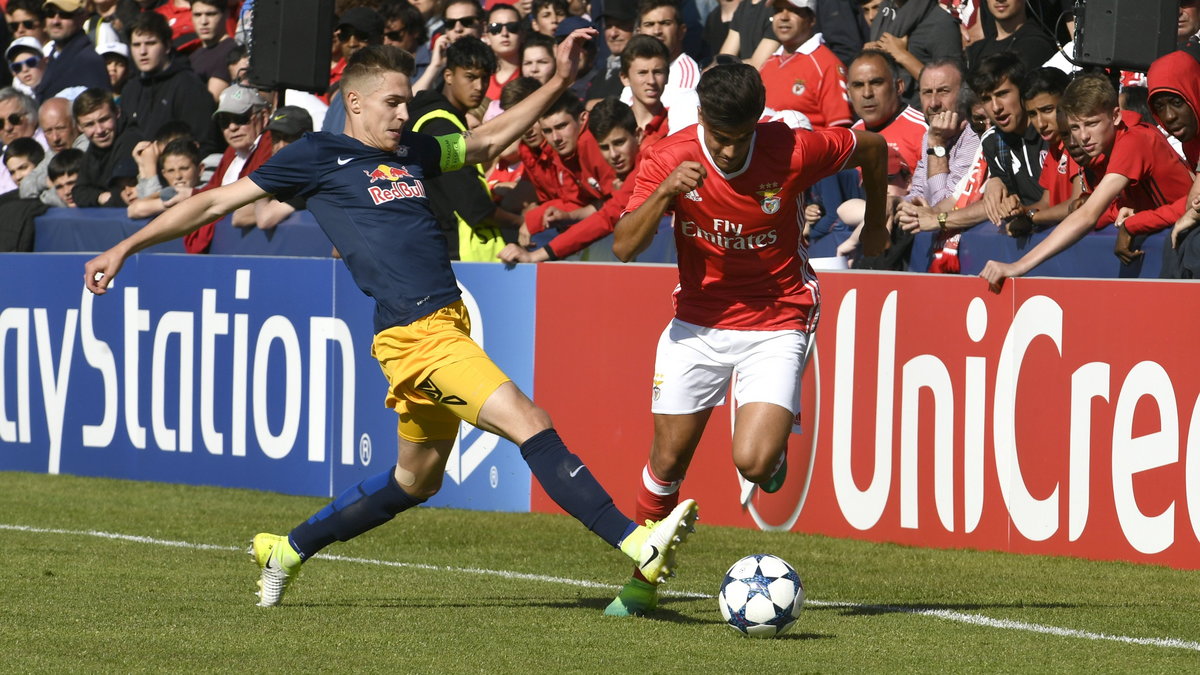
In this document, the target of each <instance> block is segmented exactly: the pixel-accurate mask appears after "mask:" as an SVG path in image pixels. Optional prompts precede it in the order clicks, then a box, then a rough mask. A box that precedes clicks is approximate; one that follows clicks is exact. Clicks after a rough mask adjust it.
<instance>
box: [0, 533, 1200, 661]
mask: <svg viewBox="0 0 1200 675" xmlns="http://www.w3.org/2000/svg"><path fill="white" fill-rule="evenodd" d="M0 530H11V531H14V532H31V533H35V534H65V535H71V536H86V537H98V538H101V539H114V540H118V541H129V542H133V543H138V544H154V545H156V546H170V547H174V548H190V549H195V550H202V551H242V550H245V549H243V548H242V547H239V546H218V545H216V544H196V543H192V542H187V541H175V540H171V539H157V538H155V537H144V536H140V535H134V534H120V533H117V532H102V531H99V530H63V529H57V528H46V527H30V526H28V525H8V524H4V523H0ZM314 560H332V561H336V562H350V563H359V564H363V565H378V566H381V567H398V568H404V569H418V570H428V571H431V572H453V573H461V574H478V575H484V576H493V577H502V578H505V579H520V580H524V581H540V582H545V583H554V584H565V585H568V586H578V587H581V588H597V589H604V590H614V589H618V588H620V586H616V585H613V584H605V583H600V582H597V581H586V580H583V579H568V578H566V577H554V576H548V575H544V574H528V573H525V572H512V571H508V570H490V569H483V568H478V567H451V566H447V565H429V564H425V563H408V562H397V561H393V560H376V559H373V558H356V557H350V556H342V555H326V554H321V555H319V556H318V557H316V558H314ZM663 594H664V595H668V596H671V597H677V598H691V599H701V600H703V599H712V598H714V597H716V596H713V595H711V594H708V593H690V592H685V591H673V590H668V589H664V591H663ZM805 602H806V603H807V604H809V605H813V606H816V607H842V608H846V609H866V610H877V611H887V612H895V613H898V614H914V615H918V616H928V617H933V618H935V619H943V620H946V621H955V622H958V623H965V624H969V625H972V626H982V627H984V628H999V629H1002V630H1020V631H1026V632H1030V633H1040V634H1043V635H1054V636H1057V637H1068V638H1077V639H1083V640H1099V641H1108V642H1121V643H1124V644H1131V645H1145V646H1149V647H1168V648H1173V649H1187V650H1190V651H1200V642H1194V641H1191V640H1181V639H1179V638H1138V637H1129V636H1127V635H1111V634H1108V633H1094V632H1091V631H1085V630H1076V629H1074V628H1062V627H1059V626H1047V625H1045V624H1039V623H1028V622H1025V621H1013V620H1010V619H994V618H992V617H989V616H984V615H982V614H967V613H965V612H955V611H951V610H945V609H917V608H915V607H901V606H892V605H869V604H864V603H857V602H835V601H829V600H813V599H808V600H806V601H805Z"/></svg>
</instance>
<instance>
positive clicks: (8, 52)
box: [4, 35, 43, 59]
mask: <svg viewBox="0 0 1200 675" xmlns="http://www.w3.org/2000/svg"><path fill="white" fill-rule="evenodd" d="M20 49H27V50H29V51H31V52H37V53H38V55H41V54H42V53H43V52H42V43H41V42H40V41H39V40H38V39H37V38H35V37H30V36H28V35H26V36H25V37H19V38H17V39H16V40H13V41H12V44H10V45H9V46H8V49H5V50H4V58H5V59H11V58H12V55H13V53H14V52H16V51H17V50H20Z"/></svg>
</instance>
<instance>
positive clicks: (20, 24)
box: [8, 19, 39, 33]
mask: <svg viewBox="0 0 1200 675" xmlns="http://www.w3.org/2000/svg"><path fill="white" fill-rule="evenodd" d="M38 24H39V22H38V20H37V19H25V20H24V21H9V22H8V30H9V32H10V33H15V32H17V29H18V28H24V29H25V30H33V29H34V28H37V27H38Z"/></svg>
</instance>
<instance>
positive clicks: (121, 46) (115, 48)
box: [96, 42, 129, 59]
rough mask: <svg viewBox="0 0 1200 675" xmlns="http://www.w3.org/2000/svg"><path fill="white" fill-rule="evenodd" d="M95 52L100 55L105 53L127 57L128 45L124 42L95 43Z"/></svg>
mask: <svg viewBox="0 0 1200 675" xmlns="http://www.w3.org/2000/svg"><path fill="white" fill-rule="evenodd" d="M96 53H97V54H99V55H100V56H104V55H105V54H120V55H121V56H124V57H125V58H126V59H128V58H129V45H127V44H125V43H124V42H106V43H104V44H102V45H96Z"/></svg>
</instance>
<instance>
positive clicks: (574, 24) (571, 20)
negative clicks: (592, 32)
mask: <svg viewBox="0 0 1200 675" xmlns="http://www.w3.org/2000/svg"><path fill="white" fill-rule="evenodd" d="M594 27H595V26H593V25H592V22H591V21H588V20H587V19H582V18H580V17H578V16H568V17H567V18H565V19H563V20H562V22H561V23H559V24H558V28H555V29H554V38H555V39H556V40H560V41H561V40H562V39H563V38H565V37H567V36H568V35H570V34H571V33H572V32H574V31H576V30H578V29H580V28H594Z"/></svg>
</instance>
